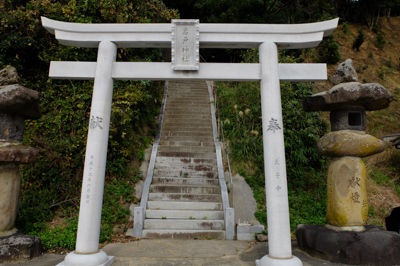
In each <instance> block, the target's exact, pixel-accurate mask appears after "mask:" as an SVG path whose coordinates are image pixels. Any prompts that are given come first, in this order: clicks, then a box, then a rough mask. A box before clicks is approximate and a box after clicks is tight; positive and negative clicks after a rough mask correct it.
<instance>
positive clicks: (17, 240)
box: [0, 233, 43, 264]
mask: <svg viewBox="0 0 400 266" xmlns="http://www.w3.org/2000/svg"><path fill="white" fill-rule="evenodd" d="M42 249H43V246H42V242H41V241H40V237H36V236H29V235H24V234H22V233H17V234H14V235H12V236H8V237H0V264H1V263H9V262H17V261H27V260H31V259H33V258H36V257H39V256H40V255H41V254H42Z"/></svg>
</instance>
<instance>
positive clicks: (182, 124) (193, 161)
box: [142, 81, 225, 239]
mask: <svg viewBox="0 0 400 266" xmlns="http://www.w3.org/2000/svg"><path fill="white" fill-rule="evenodd" d="M222 205H223V204H222V198H221V187H220V185H219V180H218V168H217V157H216V152H215V147H214V139H213V128H212V120H211V112H210V97H209V93H208V88H207V84H206V83H205V82H204V81H201V82H200V81H198V82H196V81H193V82H169V86H168V98H167V102H166V107H165V115H164V122H163V127H162V131H161V138H160V146H159V147H158V151H157V157H156V163H155V167H154V174H153V182H152V184H151V186H150V191H149V198H148V202H147V208H146V211H145V219H144V226H143V228H144V230H143V236H142V237H143V238H179V239H193V238H213V239H225V231H224V229H225V223H224V212H223V206H222Z"/></svg>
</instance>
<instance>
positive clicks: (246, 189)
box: [225, 172, 260, 225]
mask: <svg viewBox="0 0 400 266" xmlns="http://www.w3.org/2000/svg"><path fill="white" fill-rule="evenodd" d="M225 180H226V181H228V182H230V177H229V172H225ZM232 183H233V191H235V192H234V193H233V206H235V223H244V222H248V223H249V224H254V225H259V224H260V222H259V221H258V220H257V218H256V217H255V216H254V213H255V212H256V211H257V202H256V200H255V199H254V193H253V190H252V189H251V187H250V186H249V184H247V182H246V180H244V177H242V176H241V175H239V174H236V175H234V176H233V177H232Z"/></svg>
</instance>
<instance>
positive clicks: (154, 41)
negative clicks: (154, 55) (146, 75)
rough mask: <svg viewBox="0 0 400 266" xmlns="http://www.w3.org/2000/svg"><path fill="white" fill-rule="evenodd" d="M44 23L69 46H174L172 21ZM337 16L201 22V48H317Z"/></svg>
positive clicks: (328, 32) (47, 21)
mask: <svg viewBox="0 0 400 266" xmlns="http://www.w3.org/2000/svg"><path fill="white" fill-rule="evenodd" d="M42 24H43V27H45V28H46V29H47V30H48V31H49V32H50V33H52V34H55V35H56V39H57V40H59V41H60V42H61V43H62V44H64V45H67V46H77V47H92V48H97V47H98V44H99V42H101V41H103V40H110V41H112V42H114V43H116V44H117V45H118V47H120V48H123V47H124V48H135V47H159V48H169V47H171V24H169V23H168V24H167V23H159V24H147V23H135V24H83V23H69V22H61V21H56V20H51V19H48V18H45V17H42ZM337 24H338V19H333V20H328V21H324V22H317V23H308V24H212V23H210V24H208V23H201V24H200V47H201V48H257V47H258V45H260V44H261V43H263V42H274V43H276V44H277V46H278V48H284V49H300V48H308V47H315V46H317V45H318V44H319V43H320V42H321V41H322V38H323V37H325V36H328V35H330V34H331V33H332V32H333V31H334V30H335V29H336V27H337Z"/></svg>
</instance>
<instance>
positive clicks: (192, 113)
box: [165, 108, 211, 118]
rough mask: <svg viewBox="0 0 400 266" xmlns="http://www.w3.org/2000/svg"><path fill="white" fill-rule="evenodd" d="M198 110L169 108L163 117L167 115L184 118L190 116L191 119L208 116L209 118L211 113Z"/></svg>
mask: <svg viewBox="0 0 400 266" xmlns="http://www.w3.org/2000/svg"><path fill="white" fill-rule="evenodd" d="M197 109H198V110H192V109H190V108H186V109H185V108H184V109H182V108H171V109H170V110H168V111H166V112H165V116H169V115H186V116H192V117H198V118H200V116H210V117H211V111H208V110H205V109H202V110H200V108H197Z"/></svg>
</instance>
